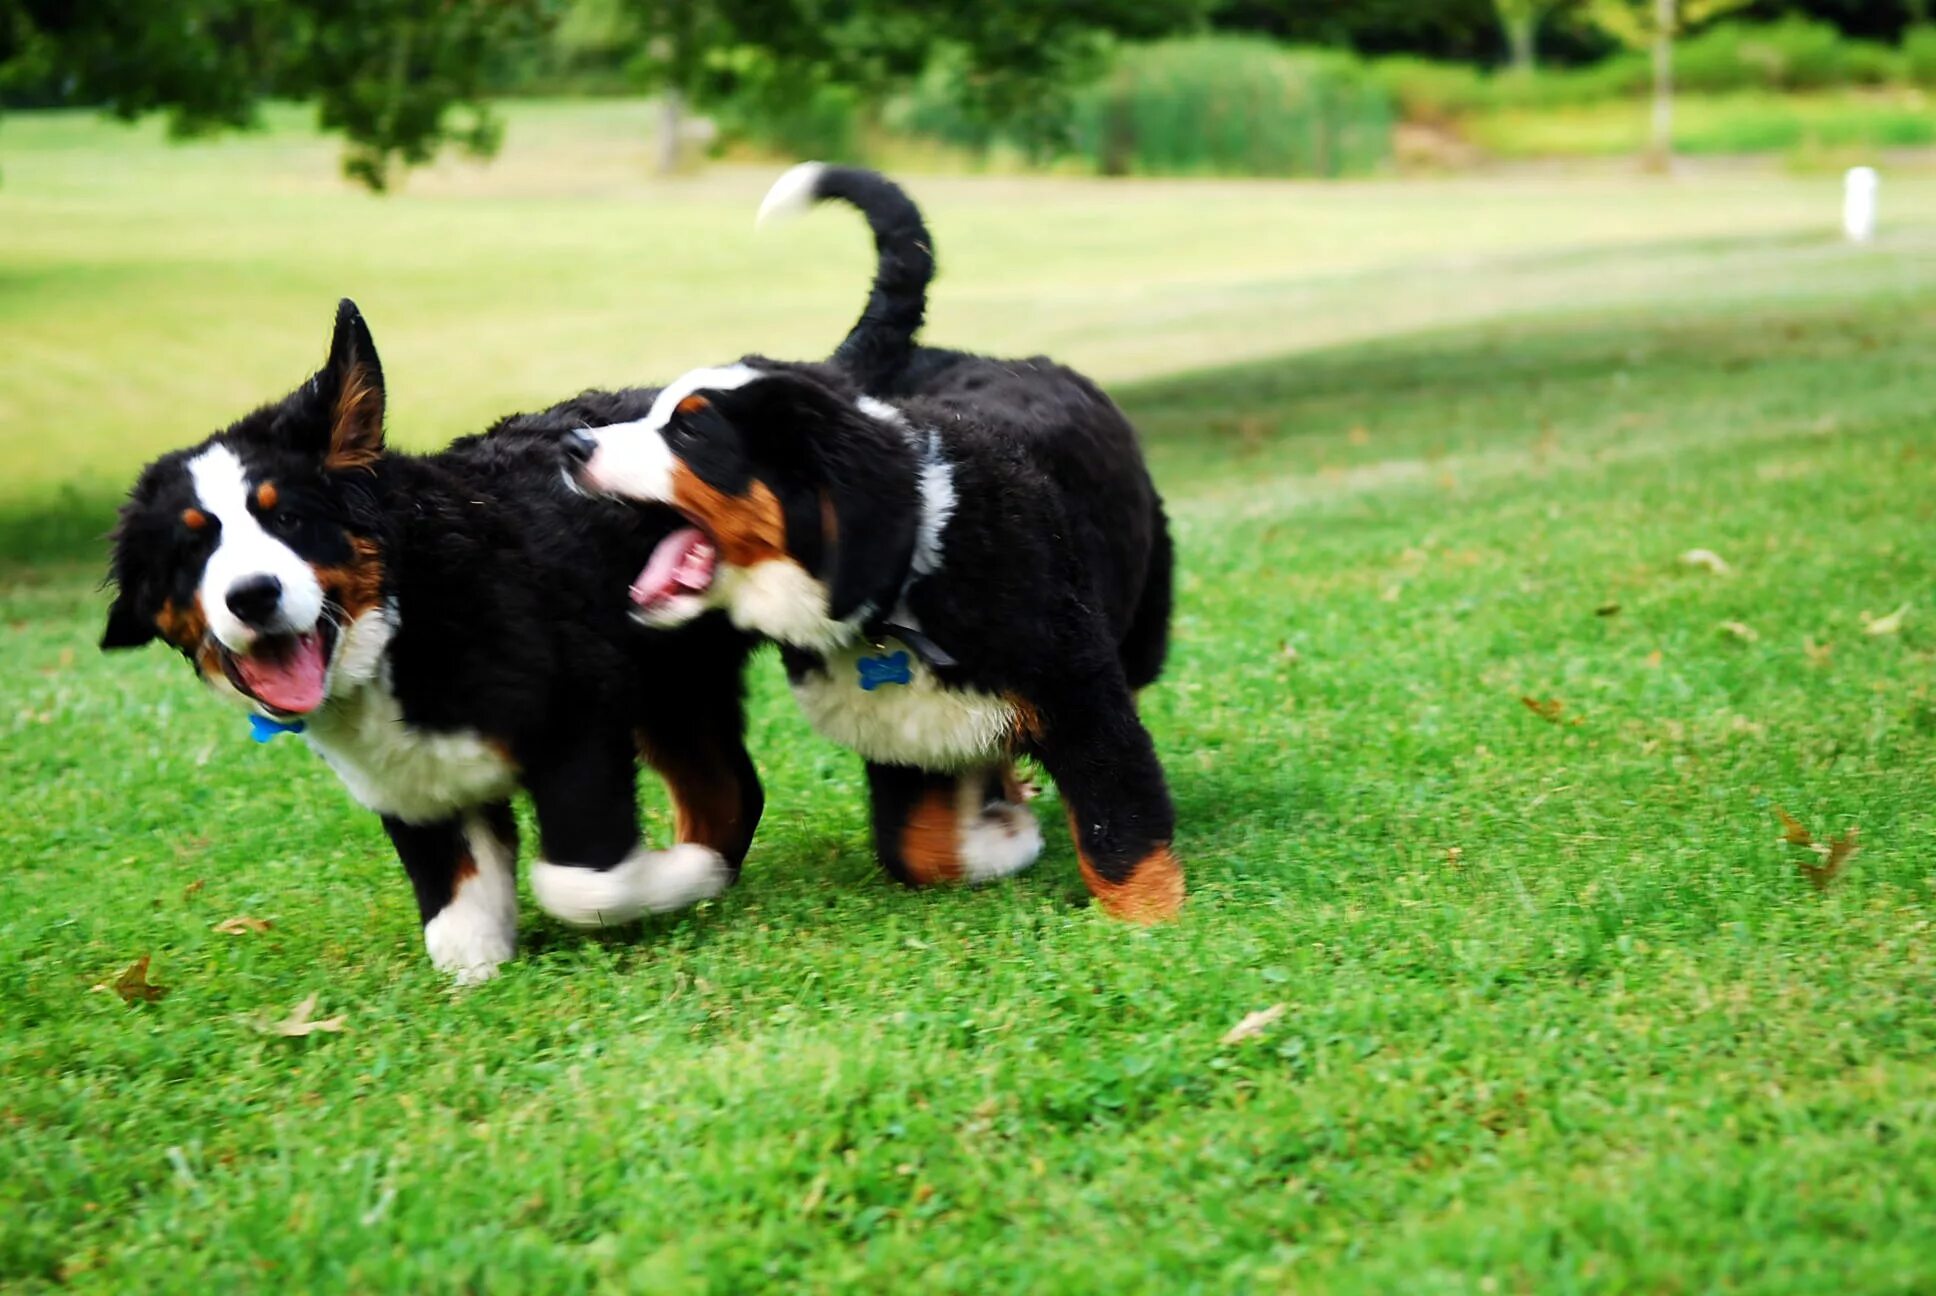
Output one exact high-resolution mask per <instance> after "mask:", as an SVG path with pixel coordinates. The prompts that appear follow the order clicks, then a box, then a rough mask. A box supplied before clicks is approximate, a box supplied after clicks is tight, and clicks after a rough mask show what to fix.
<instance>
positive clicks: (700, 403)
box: [672, 396, 712, 414]
mask: <svg viewBox="0 0 1936 1296" xmlns="http://www.w3.org/2000/svg"><path fill="white" fill-rule="evenodd" d="M672 408H673V409H675V410H677V411H678V412H679V413H681V414H697V413H698V412H699V411H700V410H703V409H711V408H712V402H711V401H709V400H707V399H706V398H705V397H704V396H688V397H686V398H685V399H684V400H682V401H680V402H679V403H678V404H677V405H674V406H673V407H672Z"/></svg>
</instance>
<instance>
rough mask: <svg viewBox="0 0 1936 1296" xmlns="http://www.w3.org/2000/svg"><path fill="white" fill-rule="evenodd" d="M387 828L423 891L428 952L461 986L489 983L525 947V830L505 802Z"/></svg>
mask: <svg viewBox="0 0 1936 1296" xmlns="http://www.w3.org/2000/svg"><path fill="white" fill-rule="evenodd" d="M383 827H384V829H385V831H387V832H388V833H389V834H390V841H391V843H392V844H394V845H395V846H396V848H397V856H398V858H400V859H401V860H402V861H403V868H404V872H406V873H408V874H409V875H410V885H411V886H412V887H413V888H414V889H415V890H416V893H417V912H418V913H419V914H420V915H421V916H422V918H423V934H424V948H425V949H426V950H428V951H429V953H430V961H431V963H432V964H433V965H434V966H436V967H437V968H438V970H440V971H443V972H448V973H450V974H452V975H453V976H454V977H456V979H457V984H459V985H469V984H471V983H473V982H477V981H488V980H489V979H490V978H492V977H494V976H496V975H497V970H498V967H499V965H500V964H503V963H505V962H508V961H509V960H510V958H511V956H512V955H513V954H515V953H516V952H517V948H518V884H517V873H516V867H517V858H518V827H517V821H516V820H515V819H514V818H513V817H512V815H511V805H510V803H509V802H507V801H499V802H496V803H494V804H491V805H486V806H479V807H476V808H474V809H472V810H468V811H466V812H465V813H464V814H462V815H460V816H459V817H457V818H454V819H447V820H444V821H443V822H441V823H434V824H408V823H405V822H404V821H403V820H401V819H395V818H391V817H390V816H388V815H386V816H384V819H383Z"/></svg>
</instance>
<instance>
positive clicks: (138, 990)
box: [94, 954, 168, 1003]
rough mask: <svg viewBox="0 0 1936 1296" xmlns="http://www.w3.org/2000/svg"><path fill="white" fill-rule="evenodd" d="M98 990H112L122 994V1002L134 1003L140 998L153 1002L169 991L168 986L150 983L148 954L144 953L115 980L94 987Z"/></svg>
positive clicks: (145, 1001)
mask: <svg viewBox="0 0 1936 1296" xmlns="http://www.w3.org/2000/svg"><path fill="white" fill-rule="evenodd" d="M94 988H95V989H96V990H112V991H114V993H116V994H118V995H120V996H121V1002H123V1003H133V1002H134V1001H135V1000H137V999H139V1000H140V1001H141V1002H143V1003H153V1002H155V1001H156V1000H157V999H159V998H161V997H162V996H163V995H165V994H167V993H168V987H167V986H159V985H153V984H150V983H149V981H148V956H147V955H146V954H143V955H142V956H141V957H140V958H138V959H136V960H135V961H134V962H132V963H130V964H128V966H127V969H126V970H125V971H123V972H122V973H121V975H120V976H118V977H116V978H114V980H113V981H103V982H102V983H101V984H99V985H97V986H95V987H94Z"/></svg>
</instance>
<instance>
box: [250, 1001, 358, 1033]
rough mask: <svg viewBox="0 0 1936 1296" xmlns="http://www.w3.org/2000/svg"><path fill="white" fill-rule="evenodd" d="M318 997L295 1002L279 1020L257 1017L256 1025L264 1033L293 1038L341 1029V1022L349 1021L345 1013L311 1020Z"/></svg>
mask: <svg viewBox="0 0 1936 1296" xmlns="http://www.w3.org/2000/svg"><path fill="white" fill-rule="evenodd" d="M320 997H321V996H320V995H311V996H309V998H307V999H305V1000H303V1001H302V1002H301V1003H299V1004H297V1005H296V1006H295V1008H294V1009H293V1010H292V1011H291V1012H290V1014H289V1016H287V1017H285V1018H284V1019H283V1020H281V1021H279V1022H272V1021H270V1020H269V1019H268V1018H267V1017H266V1016H263V1017H259V1018H258V1019H257V1021H256V1026H257V1028H258V1029H259V1030H261V1031H262V1032H263V1034H265V1035H288V1036H291V1037H294V1038H301V1037H302V1036H304V1035H314V1034H315V1033H316V1032H317V1031H340V1030H342V1029H343V1024H344V1023H345V1022H347V1021H349V1015H348V1014H347V1013H338V1014H337V1015H336V1016H334V1017H325V1018H323V1019H322V1020H321V1021H313V1020H311V1018H312V1017H313V1016H314V1014H315V1012H316V1000H317V999H319V998H320Z"/></svg>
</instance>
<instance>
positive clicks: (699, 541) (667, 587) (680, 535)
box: [632, 527, 713, 607]
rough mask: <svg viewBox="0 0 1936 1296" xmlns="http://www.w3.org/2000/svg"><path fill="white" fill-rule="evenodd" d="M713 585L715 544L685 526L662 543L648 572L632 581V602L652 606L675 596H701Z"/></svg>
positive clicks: (648, 566) (646, 570)
mask: <svg viewBox="0 0 1936 1296" xmlns="http://www.w3.org/2000/svg"><path fill="white" fill-rule="evenodd" d="M712 583H713V546H712V542H711V541H709V540H707V539H706V537H705V534H704V533H703V532H701V531H700V530H699V529H698V528H697V527H685V528H683V529H682V530H678V531H674V532H673V533H672V534H671V535H669V536H667V537H666V538H665V539H663V540H661V541H659V547H658V548H656V549H654V550H653V551H652V557H651V558H650V559H648V560H647V561H646V564H645V570H644V571H642V572H640V573H639V578H638V579H637V580H635V581H633V582H632V601H633V602H634V603H636V604H638V605H639V606H640V607H651V606H652V605H653V604H654V603H660V602H663V601H665V600H666V599H669V598H671V597H672V596H673V595H675V594H698V593H701V592H703V591H705V590H707V589H709V588H711V586H712Z"/></svg>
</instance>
